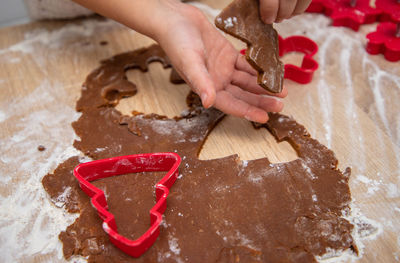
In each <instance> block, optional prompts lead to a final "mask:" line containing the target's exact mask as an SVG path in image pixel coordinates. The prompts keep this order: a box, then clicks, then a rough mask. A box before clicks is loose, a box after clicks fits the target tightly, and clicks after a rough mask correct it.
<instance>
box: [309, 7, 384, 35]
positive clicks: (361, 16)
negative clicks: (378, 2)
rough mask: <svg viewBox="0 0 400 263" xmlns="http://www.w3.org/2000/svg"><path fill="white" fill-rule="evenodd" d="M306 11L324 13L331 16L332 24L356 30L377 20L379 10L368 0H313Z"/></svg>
mask: <svg viewBox="0 0 400 263" xmlns="http://www.w3.org/2000/svg"><path fill="white" fill-rule="evenodd" d="M307 12H311V13H324V14H325V15H327V16H329V17H331V19H332V20H333V23H332V24H333V25H334V26H344V27H349V28H351V29H353V30H354V31H358V29H359V28H360V25H362V24H370V23H373V22H375V21H377V20H378V18H379V16H380V14H381V11H380V10H379V9H377V8H373V7H371V6H370V0H313V1H312V2H311V4H310V5H309V7H308V8H307Z"/></svg>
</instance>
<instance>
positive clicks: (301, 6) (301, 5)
mask: <svg viewBox="0 0 400 263" xmlns="http://www.w3.org/2000/svg"><path fill="white" fill-rule="evenodd" d="M310 3H311V0H299V1H297V5H296V8H295V9H294V11H293V14H292V16H295V15H299V14H302V13H304V11H306V9H307V7H308V6H309V5H310Z"/></svg>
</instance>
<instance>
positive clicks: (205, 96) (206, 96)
mask: <svg viewBox="0 0 400 263" xmlns="http://www.w3.org/2000/svg"><path fill="white" fill-rule="evenodd" d="M200 97H201V102H202V103H203V105H204V107H205V108H207V107H206V106H205V103H206V100H207V98H208V95H207V93H203V94H201V96H200Z"/></svg>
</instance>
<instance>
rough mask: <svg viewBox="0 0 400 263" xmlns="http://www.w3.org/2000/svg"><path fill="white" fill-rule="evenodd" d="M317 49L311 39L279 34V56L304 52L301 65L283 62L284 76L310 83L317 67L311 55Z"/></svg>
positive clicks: (298, 81) (243, 52) (244, 51)
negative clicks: (284, 36)
mask: <svg viewBox="0 0 400 263" xmlns="http://www.w3.org/2000/svg"><path fill="white" fill-rule="evenodd" d="M317 51H318V45H317V43H315V42H314V41H312V40H311V39H309V38H307V37H304V36H290V37H287V38H282V37H281V36H279V56H280V57H282V56H284V55H285V54H287V53H290V52H301V53H304V57H303V61H302V63H301V66H300V67H298V66H296V65H293V64H285V76H284V77H285V78H286V79H291V80H293V81H295V82H297V83H300V84H307V83H310V82H311V80H312V78H313V76H314V72H315V71H316V70H317V69H318V62H317V61H315V60H314V59H313V56H314V55H315V54H316V53H317ZM240 53H241V54H242V55H245V54H246V50H245V49H242V50H241V51H240Z"/></svg>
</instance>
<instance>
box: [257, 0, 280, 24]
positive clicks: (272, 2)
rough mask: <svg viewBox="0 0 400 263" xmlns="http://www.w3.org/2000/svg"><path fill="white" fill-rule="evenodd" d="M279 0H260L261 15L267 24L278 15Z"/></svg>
mask: <svg viewBox="0 0 400 263" xmlns="http://www.w3.org/2000/svg"><path fill="white" fill-rule="evenodd" d="M278 10H279V0H260V16H261V19H262V20H263V21H264V23H266V24H272V23H273V22H274V21H275V20H276V17H277V15H278Z"/></svg>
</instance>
